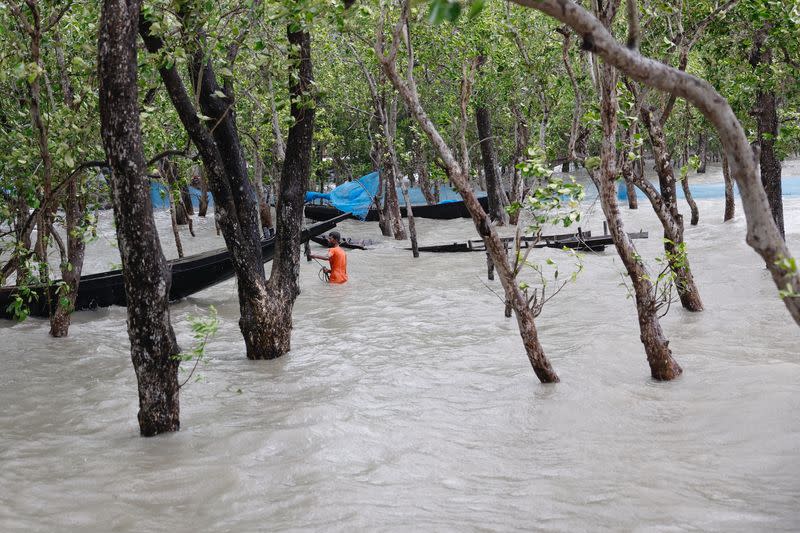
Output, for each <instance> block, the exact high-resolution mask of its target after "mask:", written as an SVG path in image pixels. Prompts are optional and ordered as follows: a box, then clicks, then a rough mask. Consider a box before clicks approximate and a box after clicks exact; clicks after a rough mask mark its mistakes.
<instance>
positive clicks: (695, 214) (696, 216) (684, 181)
mask: <svg viewBox="0 0 800 533" xmlns="http://www.w3.org/2000/svg"><path fill="white" fill-rule="evenodd" d="M691 111H692V109H691V107H689V102H686V111H685V114H684V121H685V124H684V128H685V130H684V136H683V157H682V161H681V165H684V166H686V171H685V173H684V172H681V188H683V195H684V197H685V198H686V203H687V204H689V211H690V212H691V213H692V216H691V219H690V220H689V224H691V225H692V226H696V225H697V223H698V222H700V209H698V207H697V202H695V201H694V196H692V190H691V189H690V188H689V172H690V171H691V169H690V168H689V167H688V165H689V133H690V128H691Z"/></svg>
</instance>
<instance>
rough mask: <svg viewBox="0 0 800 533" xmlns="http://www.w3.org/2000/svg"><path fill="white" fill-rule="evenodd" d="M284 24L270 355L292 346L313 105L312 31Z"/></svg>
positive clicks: (269, 297)
mask: <svg viewBox="0 0 800 533" xmlns="http://www.w3.org/2000/svg"><path fill="white" fill-rule="evenodd" d="M293 26H294V24H293V23H290V24H289V29H288V36H289V45H290V50H291V52H290V56H289V59H290V61H289V65H290V67H289V80H290V81H289V94H290V99H291V102H292V104H291V115H292V119H294V120H293V123H292V126H291V127H290V128H289V137H288V139H287V141H286V158H285V160H284V163H283V173H282V175H281V181H280V185H279V189H278V198H277V204H276V215H277V225H276V237H275V257H274V258H273V260H272V274H271V275H270V278H269V282H268V283H267V299H266V308H267V311H268V313H267V316H268V319H267V320H266V322H265V323H264V325H263V326H264V328H266V331H264V336H263V338H262V340H261V342H262V343H263V344H264V349H263V352H262V353H263V354H264V355H265V356H266V358H267V359H273V358H275V357H280V356H282V355H284V354H286V353H287V352H288V351H289V349H290V348H291V334H292V308H293V307H294V301H295V299H296V298H297V295H298V294H300V284H299V282H298V278H299V274H300V244H301V230H302V223H303V201H304V199H305V192H306V190H307V189H308V177H309V175H310V174H311V150H312V147H313V138H314V118H315V112H314V110H315V107H314V106H313V105H308V104H307V102H308V100H309V99H310V98H313V97H312V96H311V91H312V87H313V85H314V72H313V68H312V63H311V36H310V35H309V33H308V32H307V31H302V30H298V31H292V27H293Z"/></svg>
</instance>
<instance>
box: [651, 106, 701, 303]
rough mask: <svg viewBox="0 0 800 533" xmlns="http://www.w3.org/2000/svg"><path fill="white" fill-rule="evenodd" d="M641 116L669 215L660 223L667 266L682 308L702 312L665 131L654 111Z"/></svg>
mask: <svg viewBox="0 0 800 533" xmlns="http://www.w3.org/2000/svg"><path fill="white" fill-rule="evenodd" d="M640 116H641V118H642V122H643V123H644V126H645V127H646V128H647V132H648V134H649V136H650V141H651V143H652V147H653V157H654V158H655V160H656V173H657V174H658V182H659V186H660V189H661V198H662V200H663V202H664V204H665V205H666V207H667V210H668V211H669V214H670V216H669V218H668V219H661V222H662V225H663V227H664V252H665V253H666V255H667V262H668V263H669V266H670V269H671V270H672V272H673V273H674V274H675V283H676V287H677V289H678V296H679V298H680V300H681V305H682V306H683V308H684V309H686V310H687V311H702V310H703V301H702V300H701V299H700V291H698V290H697V285H696V284H695V282H694V276H693V275H692V269H691V267H690V266H689V258H688V257H687V256H686V254H685V252H681V249H682V248H684V240H683V231H684V228H683V215H681V214H680V211H678V200H677V194H676V191H675V174H674V171H673V167H672V163H671V162H670V157H669V152H668V150H667V140H666V137H665V136H664V130H663V129H662V128H661V124H660V122H659V121H658V120H656V119H654V118H653V116H652V111H651V110H650V109H648V108H647V107H646V106H642V108H641V111H640Z"/></svg>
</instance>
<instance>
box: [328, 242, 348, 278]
mask: <svg viewBox="0 0 800 533" xmlns="http://www.w3.org/2000/svg"><path fill="white" fill-rule="evenodd" d="M328 261H330V262H331V277H330V280H329V281H330V282H331V283H344V282H346V281H347V254H345V253H344V250H342V249H341V248H339V247H338V246H335V247H333V248H329V249H328Z"/></svg>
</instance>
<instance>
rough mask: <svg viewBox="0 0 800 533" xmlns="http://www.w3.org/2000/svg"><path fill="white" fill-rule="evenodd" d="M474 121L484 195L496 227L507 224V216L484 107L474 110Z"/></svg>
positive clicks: (490, 121)
mask: <svg viewBox="0 0 800 533" xmlns="http://www.w3.org/2000/svg"><path fill="white" fill-rule="evenodd" d="M475 120H476V122H477V125H478V139H479V140H480V145H481V158H482V159H483V173H484V175H485V176H486V193H487V195H488V197H489V217H490V218H491V219H492V221H493V222H494V223H495V224H497V225H498V226H505V225H506V224H507V223H508V215H507V214H506V211H505V209H504V202H503V196H502V194H501V191H500V176H499V175H498V173H497V161H496V158H495V153H494V142H493V140H492V119H491V116H490V115H489V110H488V109H487V108H486V107H483V106H479V107H477V108H476V109H475Z"/></svg>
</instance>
